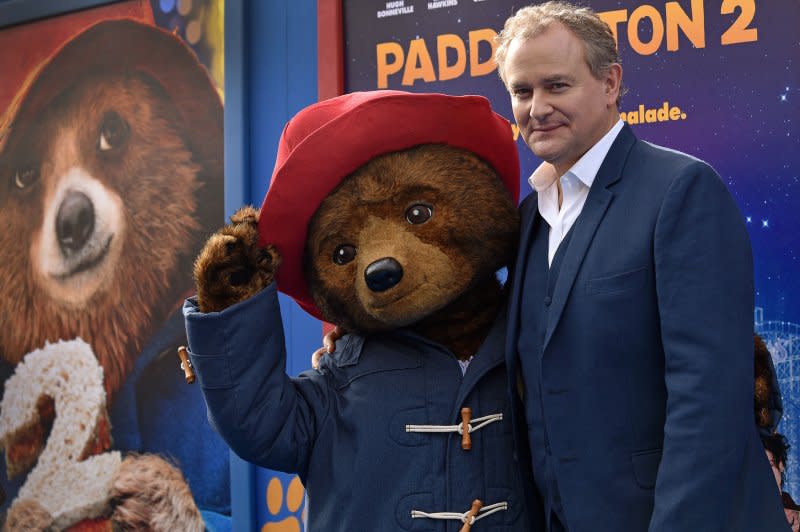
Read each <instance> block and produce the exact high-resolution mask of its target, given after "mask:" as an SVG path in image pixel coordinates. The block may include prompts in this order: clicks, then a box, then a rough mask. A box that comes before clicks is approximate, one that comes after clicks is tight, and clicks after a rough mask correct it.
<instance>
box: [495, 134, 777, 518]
mask: <svg viewBox="0 0 800 532" xmlns="http://www.w3.org/2000/svg"><path fill="white" fill-rule="evenodd" d="M520 208H521V216H522V235H521V241H520V248H519V250H520V251H519V256H518V258H517V263H516V265H515V268H514V271H513V272H512V275H511V276H510V279H511V283H512V290H511V291H512V296H511V300H510V312H509V334H508V341H507V347H506V359H507V362H508V369H509V381H510V384H511V386H512V388H513V389H515V390H516V389H517V388H518V384H517V383H518V377H519V376H520V375H518V372H519V371H521V366H520V364H519V359H518V357H519V356H525V354H522V355H520V353H519V352H518V350H517V339H518V336H519V331H520V330H521V329H522V328H524V327H525V326H526V324H525V323H520V319H519V316H520V304H521V303H520V301H521V300H520V288H519V287H521V286H522V275H523V274H524V272H525V269H526V268H525V266H526V260H527V251H528V249H529V244H530V239H531V238H532V235H534V234H535V233H536V228H537V227H538V226H537V224H541V223H546V222H544V221H543V219H542V218H541V216H540V215H539V214H538V209H537V199H536V194H532V195H531V196H530V197H528V198H527V199H526V200H525V201H524V202H523V204H522V205H521V207H520ZM527 366H528V367H529V368H532V369H530V370H528V371H533V372H537V373H538V374H535V375H528V374H526V375H525V376H524V377H525V379H524V381H525V382H540V383H541V393H538V390H537V393H536V394H535V396H528V397H526V400H527V401H528V404H529V405H531V404H534V405H535V407H536V408H541V409H542V410H543V412H544V419H545V420H546V422H547V430H548V438H549V442H550V450H551V453H552V458H553V460H552V462H553V464H554V469H555V476H556V479H557V483H558V489H559V491H560V495H561V499H562V502H563V507H564V513H565V516H566V520H567V523H566V524H567V526H568V528H569V530H570V532H584V531H586V532H588V531H591V532H602V531H609V532H612V531H613V532H620V531H622V532H636V531H645V530H650V531H653V532H656V531H658V532H661V531H677V532H690V531H703V532H709V531H715V530H719V531H720V532H722V531H725V532H733V531H743V532H744V531H747V532H750V531H773V530H780V531H785V530H787V529H788V525H787V524H786V520H785V518H784V516H783V512H782V510H781V504H780V497H779V494H778V489H777V487H776V485H775V481H774V479H773V477H772V475H771V472H770V468H769V464H768V462H767V459H766V457H765V454H764V450H763V448H762V446H761V443H760V441H759V439H758V436H757V433H756V428H755V424H754V414H753V384H754V383H753V265H752V255H751V249H750V244H749V239H748V235H747V232H746V228H745V226H744V223H743V220H742V217H741V214H740V213H739V211H738V209H737V207H736V204H735V203H734V201H733V199H732V198H731V196H730V194H729V193H728V191H727V189H726V187H725V185H724V183H723V182H722V181H721V180H720V178H719V176H718V175H717V174H716V173H715V172H714V170H713V169H712V168H711V167H709V166H708V165H707V164H705V163H704V162H702V161H700V160H698V159H695V158H692V157H690V156H687V155H685V154H682V153H679V152H675V151H672V150H668V149H665V148H661V147H658V146H654V145H652V144H649V143H647V142H644V141H641V140H638V139H636V137H635V136H634V135H633V133H632V131H631V130H630V128H629V127H628V126H625V127H624V128H623V130H622V131H621V132H620V134H619V136H618V137H617V139H616V140H615V142H614V144H613V146H612V147H611V150H610V151H609V153H608V155H607V156H606V158H605V160H604V162H603V164H602V166H601V167H600V170H599V172H598V174H597V177H596V179H595V181H594V184H593V185H592V187H591V189H590V192H589V196H588V198H587V200H586V204H585V206H584V208H583V211H582V213H581V215H580V216H579V218H578V219H577V221H576V222H575V225H574V227H573V229H572V238H571V240H570V242H569V244H568V248H567V249H566V253H565V255H564V258H563V262H562V267H561V271H560V274H559V277H558V281H557V284H556V286H555V289H554V293H553V298H552V303H551V306H550V312H549V321H548V323H547V327H546V333H545V339H544V348H543V352H542V355H541V360H540V361H539V363H538V364H528V365H527ZM529 392H530V390H524V391H522V393H529ZM531 401H532V402H531ZM517 419H519V421H520V423H519V424H520V425H522V426H521V427H519V429H520V430H518V434H519V435H522V434H524V429H525V426H524V422H523V421H522V419H523V417H522V415H520V416H518V418H517ZM525 419H526V420H528V421H529V420H530V416H527V417H526V418H525ZM531 430H534V431H536V430H542V427H536V426H533V427H531ZM524 442H525V443H521V445H523V446H526V445H527V440H524Z"/></svg>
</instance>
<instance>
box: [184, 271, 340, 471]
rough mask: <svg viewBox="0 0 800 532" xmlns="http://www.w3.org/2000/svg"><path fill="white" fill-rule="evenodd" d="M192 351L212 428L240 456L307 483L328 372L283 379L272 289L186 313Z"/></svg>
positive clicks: (191, 307) (325, 406)
mask: <svg viewBox="0 0 800 532" xmlns="http://www.w3.org/2000/svg"><path fill="white" fill-rule="evenodd" d="M183 312H184V319H185V322H186V335H187V338H188V341H189V352H190V357H191V361H192V365H193V366H194V368H195V372H196V374H197V380H198V382H199V384H200V386H201V389H202V391H203V396H204V398H205V401H206V406H207V408H208V418H209V421H210V422H211V424H212V426H214V427H215V429H216V430H217V432H219V434H220V435H221V436H222V438H223V439H224V440H225V442H226V443H227V444H228V445H229V446H230V447H231V449H232V450H233V451H234V452H235V453H236V454H237V455H239V456H240V457H241V458H243V459H245V460H247V461H249V462H252V463H254V464H257V465H259V466H262V467H267V468H270V469H276V470H280V471H286V472H296V473H299V474H300V476H301V477H303V478H305V474H306V470H307V467H308V462H309V458H310V452H311V449H312V448H313V445H314V441H315V439H316V435H317V433H318V430H319V428H320V427H321V425H322V424H323V423H324V421H325V419H326V417H327V415H328V411H329V406H330V400H329V399H330V393H329V390H330V389H329V387H328V385H327V379H326V377H325V375H323V374H321V373H318V372H308V373H306V374H304V375H301V376H300V377H299V378H295V379H293V378H289V377H288V376H287V375H286V347H285V342H284V335H283V325H282V322H281V314H280V307H279V305H278V297H277V291H276V288H275V284H274V283H273V284H271V285H269V286H268V287H267V288H265V289H264V290H262V291H261V292H259V293H258V294H257V295H255V296H253V297H251V298H250V299H247V300H246V301H242V302H240V303H237V304H236V305H233V306H231V307H229V308H227V309H225V310H223V311H221V312H211V313H207V314H204V313H201V312H200V311H199V309H198V308H197V305H196V302H195V301H194V300H193V299H188V300H186V302H185V304H184V308H183Z"/></svg>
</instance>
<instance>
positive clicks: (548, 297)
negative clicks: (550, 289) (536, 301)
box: [544, 296, 553, 307]
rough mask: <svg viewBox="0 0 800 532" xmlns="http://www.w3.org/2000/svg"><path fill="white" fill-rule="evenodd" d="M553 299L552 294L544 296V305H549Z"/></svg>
mask: <svg viewBox="0 0 800 532" xmlns="http://www.w3.org/2000/svg"><path fill="white" fill-rule="evenodd" d="M552 301H553V299H552V298H551V297H550V296H544V306H545V307H549V306H550V303H551V302H552Z"/></svg>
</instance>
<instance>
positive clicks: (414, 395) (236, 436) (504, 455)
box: [184, 284, 530, 532]
mask: <svg viewBox="0 0 800 532" xmlns="http://www.w3.org/2000/svg"><path fill="white" fill-rule="evenodd" d="M184 316H185V319H186V330H187V336H188V340H189V350H190V356H191V361H192V364H193V365H194V367H195V370H196V372H197V376H198V382H199V383H200V386H201V387H202V390H203V394H204V396H205V400H206V403H207V406H208V412H209V419H210V421H211V423H212V424H213V425H214V426H215V427H216V429H217V430H218V431H219V433H220V434H221V435H222V437H223V438H224V439H225V441H227V443H228V444H229V445H230V446H231V448H232V449H233V450H234V452H236V453H237V454H238V455H239V456H241V457H242V458H244V459H245V460H248V461H250V462H252V463H254V464H257V465H259V466H262V467H267V468H270V469H276V470H280V471H286V472H296V473H298V474H299V475H300V478H301V479H302V481H303V484H304V485H305V487H306V489H307V492H308V496H309V526H308V529H309V530H310V531H320V530H325V531H333V530H342V531H345V530H346V531H352V530H369V531H382V530H386V531H396V530H408V531H436V532H444V531H454V532H455V531H458V530H459V529H461V527H462V526H463V523H462V521H461V520H460V519H459V518H458V517H453V516H451V517H453V518H451V519H437V518H434V517H427V515H430V514H438V515H440V516H443V515H446V514H444V513H445V512H450V513H456V514H461V513H465V512H467V511H468V510H470V507H471V504H472V502H473V500H475V499H480V500H481V501H482V502H483V504H484V506H485V507H489V508H494V509H495V511H494V512H493V513H489V511H487V510H484V511H483V512H481V513H479V514H478V515H477V516H478V519H477V520H476V521H475V523H474V525H473V526H472V530H473V531H475V532H479V531H484V530H485V531H494V532H499V531H525V530H530V526H529V517H528V514H529V510H528V507H527V506H528V505H527V504H526V500H525V498H526V495H525V494H526V491H527V490H528V487H529V486H530V484H529V477H528V476H527V475H526V474H525V472H524V471H523V470H522V469H521V467H520V465H519V463H518V462H517V461H516V460H515V458H514V451H513V449H514V445H513V436H512V434H513V431H512V428H511V420H510V419H509V418H508V416H509V404H508V402H509V400H510V394H509V393H508V390H507V381H506V371H505V367H504V363H503V346H504V339H505V319H504V317H502V316H501V317H500V318H499V319H498V320H497V322H496V323H495V324H494V326H493V328H492V330H491V332H490V334H489V336H488V337H487V339H486V340H485V342H484V343H483V345H482V346H481V348H480V349H479V351H478V352H477V353H476V355H475V357H474V358H473V360H472V362H471V363H470V365H469V367H468V368H467V370H466V373H465V374H463V375H462V370H461V368H460V366H459V363H458V361H457V360H456V359H455V358H454V356H453V355H452V354H451V353H450V352H449V351H448V350H447V349H445V348H444V347H442V346H441V345H439V344H436V343H433V342H431V341H428V340H426V339H425V338H423V337H421V336H419V335H417V334H414V333H412V332H410V331H405V330H399V331H395V332H391V333H385V334H379V335H373V336H368V337H363V336H357V335H352V334H351V335H346V336H345V337H344V338H342V339H341V340H339V341H338V342H337V344H336V352H335V353H334V354H333V355H332V356H327V357H323V360H322V364H321V367H320V368H319V370H312V371H307V372H304V373H302V374H301V375H300V376H299V377H297V378H290V377H288V376H287V375H286V372H285V365H286V350H285V347H284V335H283V328H282V324H281V317H280V310H279V306H278V299H277V292H276V289H275V286H274V284H273V285H270V286H269V287H267V288H266V289H264V290H263V291H262V292H260V293H259V294H257V295H256V296H254V297H252V298H250V299H248V300H246V301H243V302H240V303H238V304H236V305H233V306H231V307H229V308H227V309H225V310H224V311H222V312H214V313H207V314H204V313H201V312H200V311H199V310H198V308H197V304H196V301H195V300H194V299H189V300H187V301H186V303H185V305H184ZM462 407H469V408H470V409H471V410H472V417H473V418H483V417H485V416H490V415H494V414H502V415H503V418H502V419H501V420H497V421H493V422H491V423H489V424H487V425H485V426H483V427H481V428H473V430H472V432H471V433H470V437H471V445H472V448H471V449H470V450H464V449H463V448H462V436H461V435H460V434H459V433H458V432H415V431H413V430H414V427H411V429H412V431H409V430H408V429H409V426H411V425H415V426H420V425H421V426H423V429H422V430H431V429H425V428H424V427H425V426H427V427H430V426H445V427H446V426H448V425H449V426H454V425H460V424H461V422H462V418H461V414H460V412H461V409H462ZM495 417H496V416H495ZM478 424H480V422H473V426H474V427H477V425H478ZM502 503H505V505H506V506H505V509H504V507H503V504H502ZM414 515H416V517H413V516H414Z"/></svg>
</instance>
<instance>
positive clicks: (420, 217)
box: [406, 203, 433, 225]
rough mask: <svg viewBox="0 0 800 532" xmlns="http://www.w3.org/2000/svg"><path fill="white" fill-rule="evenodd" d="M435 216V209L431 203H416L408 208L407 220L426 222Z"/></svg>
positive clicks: (413, 222) (414, 222) (415, 222)
mask: <svg viewBox="0 0 800 532" xmlns="http://www.w3.org/2000/svg"><path fill="white" fill-rule="evenodd" d="M431 216H433V209H432V208H431V207H430V206H429V205H425V204H423V203H416V204H414V205H412V206H411V207H409V208H408V209H406V220H407V221H408V223H410V224H414V225H419V224H424V223H425V222H427V221H428V220H430V219H431Z"/></svg>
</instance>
